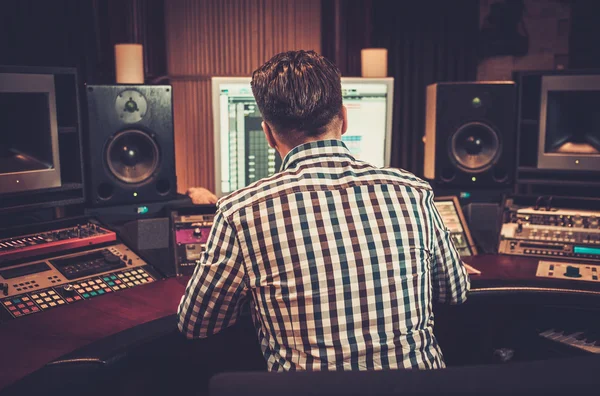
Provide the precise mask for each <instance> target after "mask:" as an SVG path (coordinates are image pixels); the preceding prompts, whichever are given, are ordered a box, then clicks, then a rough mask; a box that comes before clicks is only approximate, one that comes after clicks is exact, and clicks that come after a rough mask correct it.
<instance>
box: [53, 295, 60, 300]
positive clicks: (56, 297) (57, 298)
mask: <svg viewBox="0 0 600 396" xmlns="http://www.w3.org/2000/svg"><path fill="white" fill-rule="evenodd" d="M52 298H53V299H55V300H60V296H52Z"/></svg>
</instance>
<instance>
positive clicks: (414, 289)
mask: <svg viewBox="0 0 600 396" xmlns="http://www.w3.org/2000/svg"><path fill="white" fill-rule="evenodd" d="M252 91H253V93H254V96H255V98H256V101H257V104H258V107H259V109H260V111H261V114H262V116H263V120H264V122H263V124H262V128H263V131H264V133H265V136H266V138H267V141H268V142H269V145H270V146H271V147H273V148H275V149H276V150H277V151H278V152H279V154H280V155H281V157H282V158H284V159H283V163H282V167H281V171H280V172H279V173H277V174H275V175H274V176H271V177H269V178H266V179H263V180H260V181H258V182H256V183H254V184H252V185H250V186H248V187H246V188H243V189H241V190H238V191H236V192H234V193H232V194H231V195H229V196H228V197H225V198H223V199H221V200H220V201H219V203H218V210H217V213H216V217H215V225H214V227H213V229H212V232H211V235H210V237H209V241H208V247H207V251H206V253H205V254H204V256H203V258H202V260H201V262H200V263H199V265H198V266H197V268H196V270H195V272H194V275H193V277H192V279H191V280H190V282H189V284H188V287H187V290H186V293H185V295H184V297H183V298H182V301H181V304H180V307H179V329H180V330H181V331H182V332H183V333H185V334H186V335H187V336H188V337H189V338H199V337H207V336H209V335H211V334H214V333H217V332H219V331H220V330H221V329H224V328H226V327H228V326H231V325H232V324H234V323H235V321H236V319H237V316H238V314H239V312H240V307H241V306H242V304H243V302H244V301H245V300H247V299H249V300H251V303H252V305H251V309H252V312H253V317H254V323H255V326H256V329H257V333H258V337H259V340H260V342H261V346H262V350H263V354H264V356H265V359H266V360H267V365H268V367H269V369H270V370H272V371H283V370H367V369H390V368H441V367H444V361H443V356H442V352H441V350H440V348H439V346H438V343H437V341H436V339H435V337H434V335H433V313H432V302H433V300H434V299H437V300H438V301H440V302H448V303H452V304H458V303H462V302H463V301H464V300H465V299H466V293H467V290H468V288H469V279H468V276H467V273H466V270H465V268H464V267H463V265H462V262H461V260H460V258H459V256H458V253H457V251H456V249H455V247H454V245H453V243H452V241H451V239H450V235H449V232H448V230H447V229H446V227H445V226H444V224H443V223H442V220H441V218H440V215H439V213H438V212H437V210H436V209H435V207H434V204H433V193H432V191H431V187H430V186H429V184H427V183H426V182H424V181H422V180H420V179H418V178H417V177H415V176H414V175H412V174H410V173H408V172H405V171H402V170H392V169H378V168H375V167H373V166H371V165H369V164H367V163H365V162H362V161H359V160H357V159H355V158H354V157H353V156H352V155H351V154H350V152H349V151H348V149H347V148H346V147H345V146H344V144H343V143H342V142H341V137H342V134H344V133H345V132H346V129H347V127H348V119H347V115H346V109H345V107H344V106H343V105H342V92H341V83H340V72H339V70H338V69H337V67H336V66H335V65H333V64H332V63H331V62H330V61H328V60H327V59H325V58H323V57H322V56H320V55H318V54H316V53H314V52H312V51H309V52H305V51H292V52H286V53H281V54H279V55H276V56H275V57H273V58H272V59H271V60H270V61H268V62H267V63H266V64H264V65H263V66H262V67H260V68H259V69H258V70H256V71H255V72H254V73H253V76H252Z"/></svg>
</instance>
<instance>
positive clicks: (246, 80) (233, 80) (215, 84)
mask: <svg viewBox="0 0 600 396" xmlns="http://www.w3.org/2000/svg"><path fill="white" fill-rule="evenodd" d="M251 81H252V78H251V77H222V76H219V77H212V78H211V89H212V107H213V133H214V135H213V138H214V157H215V158H214V165H215V171H214V175H215V195H216V196H217V197H222V196H224V195H226V194H230V193H231V192H232V191H230V192H228V193H226V194H224V193H223V191H222V189H221V145H220V142H221V123H220V95H221V89H220V86H221V85H222V84H240V83H242V84H248V85H250V82H251ZM344 83H348V84H372V83H380V84H385V85H386V86H387V98H388V100H387V108H386V131H385V137H384V139H385V142H384V149H385V151H384V167H389V166H390V162H391V156H392V127H393V125H392V122H393V113H394V78H393V77H383V78H372V77H342V84H344Z"/></svg>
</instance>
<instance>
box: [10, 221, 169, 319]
mask: <svg viewBox="0 0 600 396" xmlns="http://www.w3.org/2000/svg"><path fill="white" fill-rule="evenodd" d="M1 241H2V242H1V243H2V244H0V247H2V249H0V259H1V260H2V261H0V263H1V265H0V305H1V308H0V322H4V321H7V320H10V319H15V318H19V317H23V316H26V315H30V314H34V313H36V312H41V311H46V310H49V309H54V308H58V307H60V306H64V305H69V304H73V303H77V302H79V301H84V300H88V299H91V298H95V297H99V296H102V295H105V294H109V293H114V292H118V291H120V290H123V289H128V288H132V287H136V286H139V285H143V284H147V283H150V282H154V281H156V280H157V279H160V275H159V274H158V273H156V272H155V270H154V269H153V268H152V267H150V266H149V265H147V264H146V262H145V261H144V260H143V259H141V258H140V257H139V256H138V255H137V254H136V253H135V252H133V251H132V250H130V249H129V248H128V247H127V246H126V245H124V244H123V243H120V242H119V241H118V239H117V237H116V234H115V233H114V232H113V231H111V230H109V229H107V228H105V227H102V226H100V225H98V224H96V223H93V222H80V223H78V224H74V225H69V226H68V227H61V228H54V229H52V228H49V229H47V230H44V231H42V232H37V233H26V234H23V235H19V236H12V237H10V238H4V239H2V240H1Z"/></svg>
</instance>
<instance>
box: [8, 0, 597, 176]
mask: <svg viewBox="0 0 600 396" xmlns="http://www.w3.org/2000/svg"><path fill="white" fill-rule="evenodd" d="M503 1H504V0H481V1H480V0H460V1H452V2H449V1H444V0H437V1H436V0H420V1H393V0H376V1H374V0H322V1H321V13H320V14H321V49H322V52H323V54H324V55H326V56H328V57H329V58H331V59H333V60H334V61H335V62H336V63H337V64H338V65H339V67H340V69H341V70H342V73H343V74H344V75H346V76H358V75H360V49H361V48H364V47H372V46H382V47H386V48H388V50H389V67H388V70H389V75H390V76H393V77H395V81H396V82H395V103H394V131H393V150H392V151H393V157H392V165H393V166H399V167H402V168H405V169H407V170H410V171H413V172H415V173H417V174H419V175H420V174H421V173H422V160H423V144H422V141H421V138H422V135H423V128H424V119H425V116H424V101H425V86H426V85H427V84H430V83H433V82H438V81H459V80H474V79H477V78H478V73H479V78H480V79H482V78H484V77H485V79H488V78H491V77H493V73H489V72H484V73H482V70H484V69H485V65H489V64H490V63H493V62H498V60H497V59H494V58H487V59H480V58H478V55H477V50H476V49H477V46H478V38H479V29H480V27H481V25H482V21H483V20H484V18H485V16H486V15H487V12H488V11H489V9H490V7H491V6H492V5H493V4H494V3H498V2H500V3H502V2H503ZM512 1H518V0H512ZM174 3H175V4H178V2H177V1H175V2H174ZM195 3H196V5H195V6H194V7H196V8H198V10H199V11H198V12H200V13H202V10H203V9H204V8H203V7H204V6H205V3H207V4H208V3H210V2H206V1H204V0H202V1H200V0H198V1H197V2H195ZM258 3H260V4H258ZM169 4H171V2H170V3H169ZM186 4H187V3H186ZM210 4H212V3H210ZM257 4H258V5H259V6H260V7H262V8H261V9H264V10H271V9H272V8H273V6H274V4H275V2H273V1H271V0H257ZM277 4H279V3H277ZM525 5H526V10H528V11H526V14H525V21H526V22H527V23H529V28H530V31H529V33H530V36H531V37H532V38H534V37H543V36H544V33H543V32H544V31H546V30H547V31H548V32H555V33H553V34H555V35H554V36H556V35H558V34H559V30H560V29H562V30H561V32H560V34H562V35H563V36H564V34H565V32H564V29H565V26H566V29H567V32H566V33H567V37H566V38H563V39H561V40H555V41H553V42H550V43H549V44H548V45H549V46H550V47H544V48H546V49H544V50H543V51H550V52H552V51H554V52H555V53H556V54H558V55H560V56H562V58H559V60H560V59H562V61H560V62H559V63H560V64H562V65H563V66H564V67H567V68H592V67H600V47H599V46H598V45H597V42H598V39H600V24H599V23H598V22H597V20H596V19H595V17H596V16H597V15H599V14H600V13H599V11H600V2H598V1H593V0H552V1H542V0H526V1H525ZM283 6H284V5H282V6H281V7H283ZM553 7H554V8H553ZM213 8H214V7H213ZM548 10H550V11H548ZM552 10H555V11H552ZM556 10H558V11H556ZM246 11H247V12H251V10H250V9H248V10H246ZM284 11H285V10H284ZM284 11H281V12H282V15H287V13H286V12H284ZM240 12H242V13H243V12H244V10H241V11H240ZM278 12H279V11H278ZM548 12H556V14H555V16H554V17H553V16H552V15H548ZM565 13H566V15H568V18H567V21H566V22H565V21H564V20H565V18H564V17H563V16H562V15H565ZM274 15H278V14H276V13H274ZM315 15H318V14H315ZM536 15H537V16H536ZM536 18H537V19H536ZM188 22H189V23H193V21H188ZM288 22H289V23H292V24H293V23H294V22H295V21H294V20H293V19H292V20H290V21H288ZM198 23H199V22H198ZM223 23H225V21H223ZM221 25H222V24H219V26H221ZM191 28H194V27H191ZM194 29H195V28H194ZM167 30H168V28H165V3H164V0H144V1H143V0H54V1H39V0H4V1H3V2H2V3H1V4H0V64H10V65H15V64H23V65H48V66H75V67H77V68H78V69H79V73H80V80H81V82H82V83H83V82H87V83H96V84H98V83H111V82H113V81H114V47H113V46H114V44H116V43H119V42H138V43H142V44H144V51H145V57H146V62H145V68H146V77H147V80H148V81H154V80H155V79H156V78H158V77H160V76H164V75H167V74H168V70H167V58H168V55H167V51H166V37H169V32H168V31H167ZM296 30H298V29H296ZM298 31H299V32H301V31H302V29H300V30H298ZM550 36H552V35H550ZM554 36H552V37H554ZM171 37H173V36H171ZM532 40H533V39H532ZM536 40H537V39H536ZM565 42H566V43H567V44H566V46H567V52H566V53H565V49H564V46H565V44H564V43H565ZM553 43H559V44H553ZM533 44H534V45H533V47H532V48H534V47H536V45H537V44H536V42H533ZM552 46H554V47H555V48H552ZM557 46H561V48H558V47H557ZM228 50H231V49H228ZM244 53H246V54H247V52H240V53H238V52H235V51H231V52H230V54H231V56H232V57H239V56H244V55H243V54H244ZM250 55H251V54H247V55H246V56H250ZM528 56H532V54H529V55H528ZM535 56H537V55H535ZM565 57H566V61H565ZM524 59H525V58H523V57H521V58H515V60H514V61H515V62H517V63H518V62H521V63H522V62H523V61H524ZM544 66H547V65H545V64H544ZM491 69H492V70H494V68H493V67H492V68H491ZM485 70H488V71H489V68H488V69H485ZM496 71H497V70H496ZM185 133H188V132H185ZM189 133H197V134H201V135H202V136H204V135H206V134H209V133H210V131H204V130H202V131H195V132H193V131H191V132H189ZM207 141H208V140H207ZM178 171H179V169H178ZM196 179H197V180H196ZM204 181H205V180H204V179H203V178H202V177H200V176H199V177H197V178H196V177H194V178H191V179H190V180H189V181H188V182H187V183H188V184H195V183H200V184H201V183H203V182H204Z"/></svg>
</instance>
